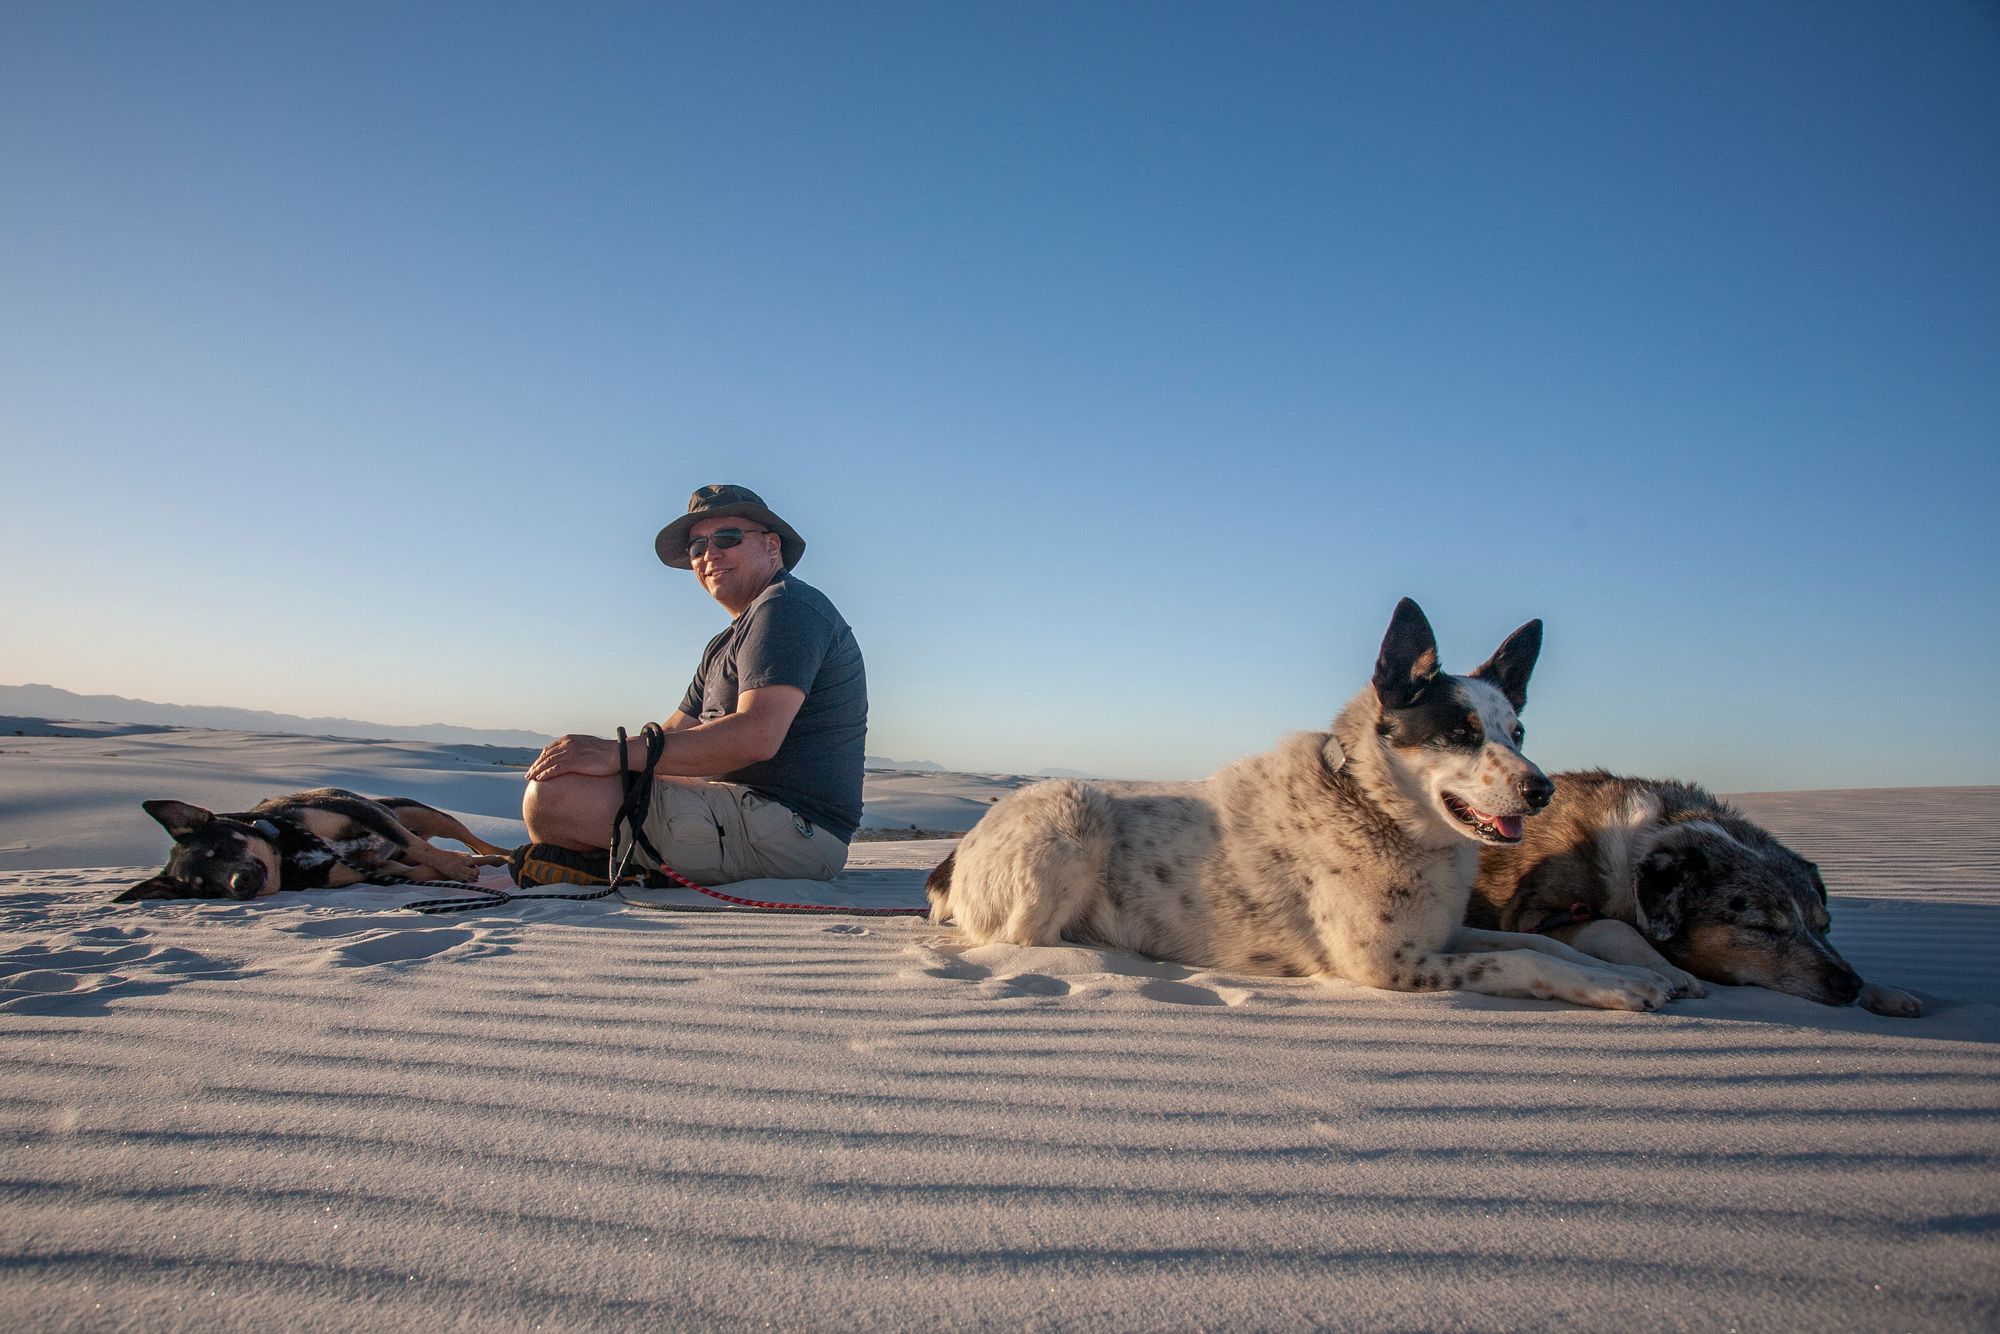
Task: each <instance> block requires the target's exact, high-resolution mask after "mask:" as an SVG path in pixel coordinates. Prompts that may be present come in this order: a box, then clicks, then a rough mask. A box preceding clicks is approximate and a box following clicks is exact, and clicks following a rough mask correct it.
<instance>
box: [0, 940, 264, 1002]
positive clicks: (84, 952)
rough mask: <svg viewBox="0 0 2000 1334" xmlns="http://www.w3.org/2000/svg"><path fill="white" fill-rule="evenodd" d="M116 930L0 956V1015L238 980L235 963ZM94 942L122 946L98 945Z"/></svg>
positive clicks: (238, 966)
mask: <svg viewBox="0 0 2000 1334" xmlns="http://www.w3.org/2000/svg"><path fill="white" fill-rule="evenodd" d="M145 934H146V933H145V932H143V931H135V932H129V933H128V932H127V931H125V930H123V929H120V928H91V929H88V930H85V931H81V932H77V933H76V934H75V935H73V936H71V937H69V938H68V939H67V940H66V941H65V942H62V943H58V944H54V945H22V946H20V947H18V948H16V949H12V950H8V951H7V952H6V953H5V954H0V1010H6V1011H12V1012H15V1013H25V1014H61V1013H68V1012H73V1011H75V1010H77V1009H79V1008H81V1007H85V1006H90V1005H96V1004H99V1003H101V1002H103V1001H105V1000H108V999H111V998H112V997H115V996H122V995H138V994H142V993H146V992H153V991H162V990H165V989H166V988H167V987H170V986H173V985H175V984H177V983H179V982H187V981H196V980H201V979H216V980H226V979H231V978H237V977H241V976H243V972H242V966H241V964H240V963H238V962H235V961H231V960H227V959H214V958H210V957H209V956H208V955H205V954H200V953H197V952H196V951H194V950H187V949H179V948H173V947H166V946H159V945H147V944H142V943H139V942H138V941H136V940H135V939H134V935H138V936H143V935H145ZM93 940H115V941H120V942H124V943H120V944H113V945H100V944H94V943H91V942H92V941H93Z"/></svg>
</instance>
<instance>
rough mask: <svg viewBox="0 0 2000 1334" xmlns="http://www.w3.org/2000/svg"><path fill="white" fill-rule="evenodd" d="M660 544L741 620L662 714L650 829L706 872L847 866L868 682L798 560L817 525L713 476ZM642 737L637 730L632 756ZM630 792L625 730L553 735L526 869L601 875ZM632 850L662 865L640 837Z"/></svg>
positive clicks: (518, 873)
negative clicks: (621, 757) (789, 517)
mask: <svg viewBox="0 0 2000 1334" xmlns="http://www.w3.org/2000/svg"><path fill="white" fill-rule="evenodd" d="M653 549H654V550H655V551H656V552H658V553H659V557H660V559H661V560H662V561H663V562H665V563H666V564H668V565H671V566H673V567H675V568H677V569H682V570H693V571H694V573H695V577H696V578H698V579H700V580H701V585H702V587H703V588H705V589H707V590H708V592H709V595H710V596H712V597H713V598H714V599H715V600H716V601H717V602H719V603H721V604H722V605H723V607H724V608H725V609H727V610H728V612H729V614H730V617H731V620H730V622H729V627H728V628H727V629H726V630H724V631H723V632H722V633H721V634H719V635H717V636H716V637H715V638H714V639H712V640H710V641H709V643H708V648H707V650H706V651H704V652H703V654H702V657H701V665H700V667H699V668H698V669H697V670H696V672H695V675H694V682H693V684H691V685H690V686H689V687H688V690H687V694H686V696H685V697H683V699H682V700H681V705H680V708H679V709H678V710H676V711H675V713H674V715H673V716H672V717H671V718H669V719H667V721H666V722H665V723H664V724H663V727H664V729H665V731H666V737H665V749H664V750H662V751H661V753H660V762H659V765H658V767H657V768H656V769H655V770H654V771H653V772H654V778H655V783H654V787H653V794H652V803H651V808H650V810H649V811H648V813H647V816H646V820H645V830H646V836H647V837H648V838H650V839H651V840H652V842H653V846H654V847H655V848H657V849H659V852H660V855H661V857H662V858H664V859H665V861H666V864H667V865H669V866H671V867H672V868H673V869H674V870H676V871H678V872H680V873H681V874H682V875H684V876H686V877H688V878H689V879H690V880H693V881H695V882H696V883H697V884H703V885H715V884H726V883H728V882H729V881H732V880H748V879H753V878H756V877H761V876H776V877H781V878H796V879H805V880H824V879H827V878H829V877H831V876H833V875H836V874H838V873H839V871H840V868H841V867H842V866H844V865H845V864H846V862H847V844H848V842H849V840H851V839H852V838H853V837H854V831H855V829H856V828H857V827H858V826H859V825H860V823H861V766H862V749H863V745H864V741H865V738H866V733H867V728H868V684H867V676H866V673H865V672H864V670H863V667H862V662H861V650H860V648H859V647H858V646H857V645H856V644H855V642H854V632H853V631H852V630H850V629H849V628H848V625H847V622H846V621H845V620H843V619H842V618H841V615H840V613H839V612H838V611H836V610H835V609H834V606H833V603H831V602H829V601H828V600H827V598H826V595H825V594H824V593H821V592H820V591H819V590H818V589H816V588H813V587H812V586H811V585H809V584H807V583H805V582H804V581H803V580H801V579H799V578H798V577H797V576H795V575H794V574H793V573H792V567H793V566H795V565H797V564H798V562H799V557H800V556H802V555H804V554H805V549H806V544H805V539H804V538H802V537H800V536H799V535H798V533H797V532H795V531H794V530H793V528H792V526H791V525H790V524H788V523H786V522H785V521H784V520H783V519H781V518H779V517H778V516H777V515H776V514H774V513H772V512H771V510H770V509H769V508H768V507H766V506H765V504H764V502H763V501H762V500H761V499H760V498H759V497H758V496H757V494H756V492H754V491H751V490H749V489H748V488H746V487H741V486H728V485H717V486H705V487H703V488H701V490H699V491H697V492H695V493H694V495H693V496H691V497H690V498H689V500H688V509H687V513H686V514H684V515H682V516H681V517H680V518H678V519H675V520H674V521H673V522H672V523H670V524H668V525H667V526H666V527H665V528H662V529H661V530H660V535H659V536H658V537H657V538H655V539H654V542H653ZM645 751H646V747H645V745H644V743H643V742H635V744H633V745H632V746H630V747H629V753H628V761H627V762H628V765H629V767H631V768H634V769H637V768H640V767H642V766H643V765H644V763H645ZM622 800H623V784H622V780H621V779H620V777H619V770H618V743H617V742H616V741H614V740H606V739H605V738H603V737H595V736H581V735H571V736H565V737H563V738H561V739H560V740H557V741H555V742H552V743H551V744H550V745H549V746H548V747H547V748H546V749H544V750H543V751H542V753H541V755H540V756H539V757H537V758H536V760H535V762H534V764H533V765H531V766H529V769H528V791H527V796H526V797H525V798H524V799H523V801H522V803H521V818H522V819H523V820H525V821H526V822H527V826H528V837H529V839H531V840H532V842H531V843H530V844H529V845H528V846H527V847H526V848H523V849H521V850H520V851H519V852H517V853H516V854H515V859H514V860H515V879H516V880H517V881H519V882H521V883H523V884H541V883H546V882H549V881H564V882H568V883H575V884H592V883H595V884H603V883H604V882H605V877H606V873H607V870H608V868H607V866H606V857H607V849H608V846H609V844H610V841H611V822H612V818H613V817H614V816H615V815H616V813H617V811H618V808H619V806H620V805H621V804H622ZM621 851H622V848H621ZM633 862H634V864H635V865H641V866H652V865H653V863H652V860H651V858H650V857H649V856H648V855H647V853H646V851H645V848H644V846H643V845H641V847H640V848H639V849H638V851H637V852H636V853H635V854H634V857H633Z"/></svg>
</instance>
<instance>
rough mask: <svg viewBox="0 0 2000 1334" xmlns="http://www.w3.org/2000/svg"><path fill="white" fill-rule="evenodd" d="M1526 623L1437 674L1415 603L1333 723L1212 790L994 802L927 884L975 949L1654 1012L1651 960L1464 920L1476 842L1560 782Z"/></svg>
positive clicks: (1658, 998) (1668, 990)
mask: <svg viewBox="0 0 2000 1334" xmlns="http://www.w3.org/2000/svg"><path fill="white" fill-rule="evenodd" d="M1541 641H1542V626H1541V622H1540V621H1530V622H1529V623H1528V624H1527V625H1524V626H1522V627H1521V628H1520V629H1519V630H1517V631H1515V632H1514V634H1513V635H1511V636H1510V637H1509V638H1508V639H1507V640H1506V642H1505V643H1503V644H1501V646H1500V648H1499V649H1498V650H1497V651H1496V652H1495V653H1494V654H1493V656H1492V657H1491V658H1490V659H1489V660H1488V661H1487V662H1486V663H1484V664H1483V665H1482V666H1480V667H1479V668H1478V669H1477V670H1475V671H1474V672H1472V673H1471V674H1470V675H1469V676H1449V675H1446V674H1445V673H1443V672H1442V671H1440V670H1439V667H1438V650H1437V639H1436V637H1435V636H1434V635H1433V634H1432V633H1431V627H1430V622H1429V621H1428V620H1426V619H1425V617H1424V614H1423V611H1422V610H1421V609H1420V608H1419V607H1418V606H1417V604H1416V603H1414V602H1412V601H1410V600H1409V599H1407V598H1406V599H1404V600H1403V601H1402V602H1401V603H1399V604H1398V605H1397V607H1396V611H1395V615H1394V617H1393V618H1392V619H1391V621H1390V623H1389V629H1388V633H1387V635H1386V636H1385V637H1384V638H1383V641H1382V648H1381V653H1380V655H1379V656H1378V658H1377V659H1376V664H1375V675H1374V680H1373V681H1372V683H1371V684H1370V685H1369V686H1368V687H1366V688H1365V689H1363V690H1362V691H1361V693H1360V694H1358V695H1356V696H1355V697H1354V699H1353V701H1352V702H1351V703H1349V704H1348V705H1347V707H1346V708H1345V709H1343V710H1342V711H1341V713H1340V716H1339V717H1338V718H1337V719H1335V720H1334V724H1333V730H1332V731H1331V732H1309V733H1303V734H1300V735H1297V736H1293V737H1290V738H1288V739H1287V740H1285V741H1284V742H1283V743H1281V744H1280V745H1279V746H1278V748H1277V749H1276V750H1274V751H1271V752H1269V753H1267V754H1263V755H1257V756H1253V757H1251V758H1249V759H1246V760H1241V761H1238V762H1237V763H1236V764H1233V765H1231V766H1229V767H1228V768H1226V769H1224V770H1222V771H1221V772H1220V773H1218V774H1216V775H1215V776H1214V777H1212V778H1209V779H1207V780H1206V781H1204V782H1200V783H1178V784H1162V783H1116V784H1113V783H1101V784H1085V783H1079V782H1073V781H1068V780H1057V781H1054V782H1047V783H1038V784H1036V785H1034V786H1032V787H1027V788H1023V789H1021V790H1020V791H1018V792H1015V793H1011V794H1009V795H1008V796H1007V797H1005V798H1003V799H1002V800H1001V801H1000V802H999V803H997V804H996V805H995V806H994V807H993V808H992V810H990V811H988V812H987V814H986V815H985V817H984V818H983V819H981V820H980V821H979V823H978V824H977V825H975V826H974V827H973V829H972V831H971V832H970V833H968V834H967V835H966V836H965V839H964V841H963V842H962V843H960V844H959V846H958V848H957V849H956V850H955V851H954V852H953V853H952V855H951V856H949V857H947V858H946V859H945V860H944V861H943V862H942V863H941V864H940V865H939V866H938V867H937V869H936V870H934V871H932V872H931V875H930V879H929V881H928V882H927V884H926V886H925V888H926V891H927V892H928V893H929V895H930V898H931V920H932V921H933V922H938V923H942V922H944V921H946V920H947V919H949V920H952V921H954V922H956V923H957V925H958V928H959V930H960V931H961V932H962V933H963V934H964V935H966V936H967V937H968V938H970V939H971V940H973V941H975V942H986V941H1004V942H1008V943H1011V944H1018V945H1053V944H1057V943H1060V942H1063V941H1075V942H1080V943H1088V944H1098V945H1108V946H1113V947H1117V948H1122V949H1130V950H1136V951H1138V952H1140V953H1142V954H1149V955H1152V956H1154V957H1156V958H1163V959H1175V960H1180V961H1182V962H1186V963H1193V964H1201V965H1207V966H1214V967H1224V968H1234V969H1240V970H1243V971H1247V972H1260V973H1276V974H1283V975H1287V976H1294V977H1299V976H1317V977H1327V978H1335V977H1337V978H1344V979H1346V980H1348V981H1351V982H1359V983H1362V984H1364V985H1367V986H1373V987H1384V988H1391V989H1395V990H1401V991H1437V990H1447V989H1450V990H1458V989H1463V990H1467V991H1478V992H1485V993H1488V994H1491V995H1500V996H1536V997H1545V998H1555V999H1560V1000H1567V1001H1573V1002H1575V1003H1577V1004H1579V1005H1591V1006H1597V1007H1601V1008H1606V1009H1624V1010H1651V1009H1656V1008H1658V1007H1659V1006H1660V1005H1662V1004H1664V1003H1665V1002H1666V1001H1667V1000H1668V998H1669V997H1671V996H1673V995H1675V994H1677V987H1676V986H1675V984H1674V983H1673V982H1671V981H1669V980H1668V978H1666V977H1663V976H1662V975H1661V974H1660V973H1658V972H1654V971H1652V970H1650V969H1646V968H1636V967H1623V966H1617V965H1609V964H1606V963H1604V962H1602V961H1600V960H1597V959H1593V958H1590V957H1589V956H1587V955H1584V954H1582V953H1580V952H1578V951H1576V950H1574V949H1571V948H1570V947H1569V946H1567V945H1564V944H1561V943H1560V942H1557V941H1553V940H1550V939H1548V938H1547V937H1542V936H1533V935H1523V934H1517V933H1510V932H1501V931H1486V930H1475V929H1472V928H1468V927H1466V926H1465V925H1464V917H1465V904H1466V899H1467V896H1468V895H1470V894H1471V892H1472V882H1473V877H1474V875H1475V874H1476V872H1477V870H1478V850H1479V848H1480V847H1481V846H1482V845H1508V844H1513V843H1518V842H1519V841H1520V840H1521V837H1522V825H1523V820H1524V818H1525V817H1527V816H1529V815H1532V814H1533V813H1534V812H1536V811H1538V810H1540V809H1541V808H1542V807H1543V806H1544V805H1546V804H1547V803H1548V801H1549V799H1550V796H1551V795H1552V794H1553V792H1554V787H1553V786H1552V785H1551V784H1550V782H1549V780H1548V778H1547V777H1546V776H1544V775H1543V773H1542V771H1541V770H1540V769H1538V768H1536V767H1535V765H1534V764H1533V763H1531V762H1530V761H1529V760H1528V758H1527V757H1526V756H1525V755H1523V754H1522V753H1521V736H1522V731H1521V725H1520V721H1519V718H1518V713H1519V710H1520V709H1521V708H1522V706H1523V705H1524V704H1526V702H1527V688H1528V676H1529V673H1530V672H1532V671H1533V669H1534V665H1535V659H1536V658H1537V657H1538V656H1539V654H1540V652H1541Z"/></svg>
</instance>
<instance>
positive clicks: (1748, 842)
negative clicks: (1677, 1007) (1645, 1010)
mask: <svg viewBox="0 0 2000 1334" xmlns="http://www.w3.org/2000/svg"><path fill="white" fill-rule="evenodd" d="M1466 921H1467V922H1468V923H1469V924H1471V925H1473V926H1476V927H1498V928H1501V929H1503V930H1508V931H1535V930H1543V931H1547V932H1548V933H1549V934H1550V935H1552V936H1554V937H1555V938H1556V939H1558V940H1562V941H1565V942H1567V943H1568V944H1571V945H1574V946H1575V947H1576V948H1577V949H1580V950H1582V951H1583V952H1584V953H1586V954H1590V955H1595V956H1596V957H1597V958H1600V959H1604V960H1607V961H1610V962H1613V963H1621V964H1638V965H1640V966H1642V967H1647V968H1653V969H1657V970H1659V971H1661V972H1665V973H1668V975H1669V976H1672V975H1674V974H1676V973H1678V972H1679V971H1680V970H1681V969H1685V970H1686V971H1687V972H1688V973H1692V974H1694V975H1695V977H1698V978H1706V979H1707V980H1708V981H1710V982H1722V983H1727V984H1730V985H1734V986H1756V987H1768V988H1770V989H1771V990H1773V991H1783V992H1788V993H1790V994H1791V995H1794V996H1803V997H1805V998H1806V999H1807V1000H1812V1001H1818V1002H1819V1003H1820V1004H1822V1005H1847V1004H1850V1003H1854V1002H1857V1001H1858V1002H1859V1004H1860V1005H1861V1006H1862V1007H1864V1008H1865V1009H1869V1010H1873V1011H1874V1012H1875V1013H1876V1014H1885V1015H1894V1016H1896V1017H1899V1018H1909V1017H1912V1016H1915V1015H1917V1014H1920V1013H1921V1012H1922V1010H1923V1004H1922V1002H1921V1001H1919V1000H1918V999H1917V998H1916V997H1915V996H1912V995H1910V994H1909V993H1908V992H1904V991H1898V990H1897V989H1896V988H1894V987H1885V986H1877V985H1873V984H1870V983H1864V982H1863V981H1862V980H1861V976H1860V974H1858V973H1856V972H1855V971H1854V969H1853V968H1852V967H1851V966H1850V965H1849V964H1848V962H1847V960H1845V959H1843V958H1841V957H1840V951H1838V950H1836V949H1835V948H1834V947H1833V943H1832V942H1831V941H1829V940H1828V939H1827V929H1828V927H1829V926H1830V925H1831V921H1830V919H1829V918H1828V916H1827V901H1826V882H1825V881H1823V880H1822V879H1820V874H1819V868H1818V867H1817V866H1814V865H1813V864H1812V863H1811V862H1809V861H1807V860H1806V859H1805V858H1804V857H1801V856H1800V855H1799V854H1798V853H1796V852H1793V851H1792V850H1791V849H1790V848H1788V847H1786V846H1785V845H1784V844H1782V843H1780V842H1779V841H1778V840H1777V839H1776V838H1773V837H1772V836H1771V834H1770V833H1769V832H1768V831H1767V830H1765V829H1763V828H1761V827H1759V826H1758V825H1756V824H1753V823H1751V822H1750V821H1749V820H1746V819H1745V818H1744V817H1743V816H1742V814H1741V813H1739V812H1738V811H1737V810H1736V809H1735V808H1734V807H1732V806H1730V805H1729V804H1728V803H1727V802H1725V801H1722V800H1720V799H1719V798H1717V797H1714V796H1712V795H1710V794H1709V793H1708V792H1706V791H1704V790H1703V789H1701V788H1699V787H1696V786H1695V785H1693V784H1692V783H1676V782H1671V781H1661V780H1655V779H1647V778H1619V777H1616V776H1614V775H1612V774H1608V773H1606V772H1604V771H1603V770H1602V769H1596V770H1591V771H1589V772H1586V773H1566V774H1558V775H1556V798H1555V802H1554V804H1553V805H1551V806H1550V807H1549V809H1548V810H1547V811H1546V812H1545V813H1544V814H1542V815H1540V816H1538V817H1537V818H1536V819H1535V822H1534V824H1533V826H1532V827H1531V828H1530V829H1529V830H1528V833H1527V837H1526V839H1525V840H1524V841H1522V842H1521V843H1519V844H1516V845H1515V846H1512V847H1489V848H1487V849H1485V850H1484V851H1483V852H1482V853H1481V854H1480V857H1479V881H1478V884H1477V886H1476V887H1475V889H1474V891H1473V895H1472V898H1471V900H1470V901H1469V902H1468V904H1467V907H1466ZM1697 994H1699V993H1697Z"/></svg>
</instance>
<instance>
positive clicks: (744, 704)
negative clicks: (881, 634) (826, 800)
mask: <svg viewBox="0 0 2000 1334" xmlns="http://www.w3.org/2000/svg"><path fill="white" fill-rule="evenodd" d="M805 702H806V692H805V691H803V690H801V689H799V688H798V687H797V686H764V687H762V688H760V689H757V690H746V691H744V692H743V693H742V694H741V695H738V696H737V697H736V712H734V713H730V714H724V715H723V716H722V717H720V718H716V719H714V720H712V721H710V722H705V723H693V725H691V726H689V727H682V728H669V729H668V730H669V733H670V735H669V736H668V737H667V746H666V749H665V750H663V751H661V752H660V767H659V768H657V769H655V770H654V771H653V772H654V773H656V774H662V775H668V776H672V777H676V778H711V777H714V776H715V775H717V774H726V773H734V772H735V771H736V770H738V769H742V768H746V767H748V766H749V765H752V764H760V763H762V762H763V761H765V760H768V759H770V758H771V757H772V756H773V755H776V754H777V753H778V747H780V746H782V745H784V744H785V733H787V732H789V731H791V729H792V719H794V718H796V717H798V716H799V706H800V705H802V704H804V703H805ZM674 716H675V717H677V718H679V717H685V716H686V715H684V714H678V713H677V714H675V715H674ZM617 748H618V746H617V743H616V742H613V743H612V749H613V750H614V751H615V750H617ZM614 759H615V757H614ZM644 760H645V754H644V752H643V751H642V752H641V753H639V754H636V755H634V756H632V758H631V763H632V767H633V768H635V769H636V768H638V767H639V766H640V764H641V763H643V762H644Z"/></svg>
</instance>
